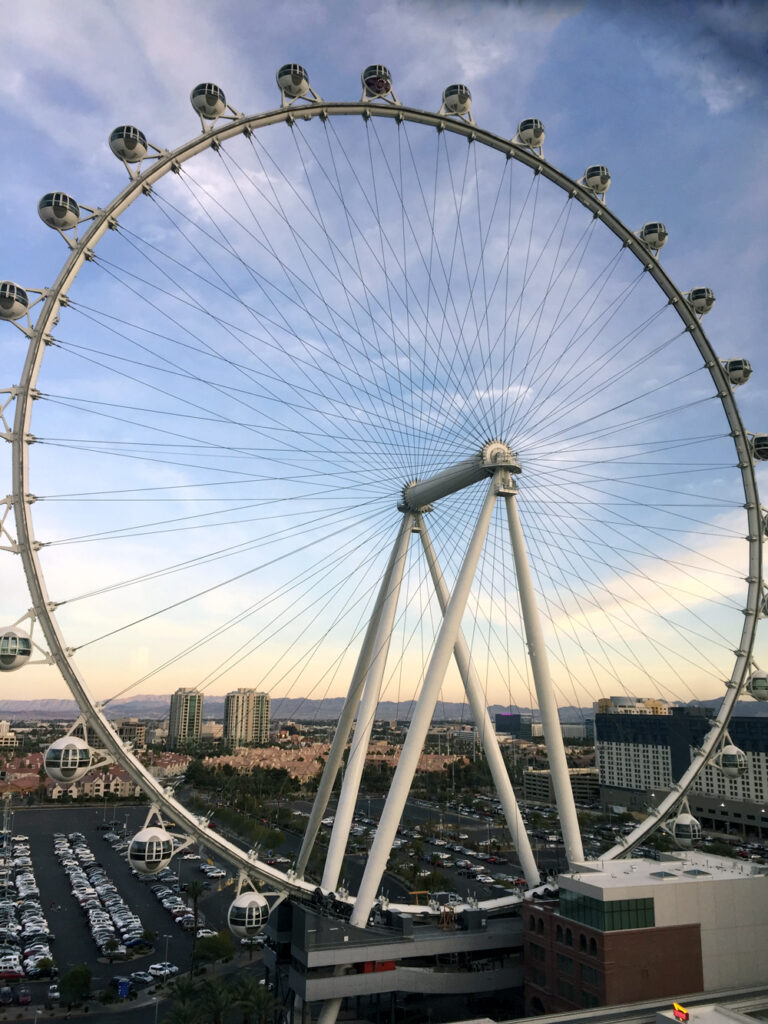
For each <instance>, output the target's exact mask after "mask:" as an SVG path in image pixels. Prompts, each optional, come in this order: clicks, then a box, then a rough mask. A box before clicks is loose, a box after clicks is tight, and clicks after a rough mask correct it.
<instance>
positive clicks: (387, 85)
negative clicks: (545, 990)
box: [360, 64, 392, 96]
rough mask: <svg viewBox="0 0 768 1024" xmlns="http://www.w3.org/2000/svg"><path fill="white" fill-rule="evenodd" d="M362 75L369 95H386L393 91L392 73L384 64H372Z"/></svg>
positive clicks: (364, 86)
mask: <svg viewBox="0 0 768 1024" xmlns="http://www.w3.org/2000/svg"><path fill="white" fill-rule="evenodd" d="M360 77H361V78H362V80H363V89H364V90H365V93H366V95H368V96H386V95H387V93H389V92H392V75H390V73H389V69H388V68H385V67H384V65H383V64H370V65H369V66H368V67H367V68H366V69H365V71H364V72H363V73H362V75H361V76H360Z"/></svg>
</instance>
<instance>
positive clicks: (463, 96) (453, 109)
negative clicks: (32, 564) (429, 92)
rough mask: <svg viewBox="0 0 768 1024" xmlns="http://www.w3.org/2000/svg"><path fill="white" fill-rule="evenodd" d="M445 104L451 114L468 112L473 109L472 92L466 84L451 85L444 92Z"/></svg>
mask: <svg viewBox="0 0 768 1024" xmlns="http://www.w3.org/2000/svg"><path fill="white" fill-rule="evenodd" d="M443 106H444V107H445V109H446V110H447V111H448V113H449V114H468V113H469V112H470V110H471V109H472V93H471V92H470V91H469V89H468V88H467V86H466V85H449V86H448V88H447V89H445V91H444V92H443Z"/></svg>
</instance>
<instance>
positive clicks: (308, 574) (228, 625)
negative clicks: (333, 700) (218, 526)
mask: <svg viewBox="0 0 768 1024" xmlns="http://www.w3.org/2000/svg"><path fill="white" fill-rule="evenodd" d="M378 532H379V528H378V527H376V529H375V530H372V531H371V533H370V535H369V537H370V539H373V538H375V537H376V536H377V535H378ZM359 550H362V548H359ZM382 550H383V549H382V548H378V549H376V550H375V551H370V552H369V555H368V558H367V561H368V563H369V564H371V563H373V562H374V561H376V560H377V559H379V558H380V556H381V553H382ZM347 558H348V551H347V549H346V548H341V549H340V553H339V554H338V556H337V559H336V561H337V564H341V563H342V562H343V561H345V560H347ZM328 568H329V559H324V560H323V561H322V562H321V563H319V564H317V565H313V566H309V567H307V568H306V569H305V570H304V571H303V572H302V573H300V574H298V575H297V576H296V577H294V578H293V579H291V580H288V581H287V582H286V583H285V584H283V585H282V586H281V587H279V588H278V589H277V590H274V591H272V592H270V593H269V594H267V595H263V596H262V597H260V598H259V600H258V601H256V602H254V603H252V604H251V605H250V606H248V607H247V608H245V609H244V610H243V611H240V612H238V613H237V614H236V615H234V616H232V617H231V618H230V619H228V620H226V621H225V622H224V623H222V624H221V625H219V626H217V627H216V628H215V629H213V630H211V631H210V632H209V633H208V634H206V635H205V636H203V637H200V638H198V639H196V640H195V641H194V642H193V643H192V644H190V645H189V646H187V647H186V648H184V649H183V650H182V651H179V652H177V653H176V654H175V655H173V656H172V657H171V658H168V659H166V660H165V661H164V662H162V663H161V664H160V665H157V666H155V667H154V668H153V669H152V670H150V672H148V673H146V674H144V675H143V676H141V678H139V679H137V680H135V681H134V682H133V683H131V684H130V685H129V686H128V687H126V688H125V689H123V690H121V691H120V692H119V693H117V694H115V695H114V696H113V697H111V698H110V700H116V699H117V698H119V697H121V696H123V695H124V694H125V693H127V692H129V691H131V690H133V689H135V688H136V687H137V686H139V685H141V684H142V683H144V682H147V681H148V680H149V679H150V678H152V677H153V676H155V675H157V674H159V673H160V672H162V671H164V670H165V669H167V668H169V667H170V666H171V665H174V664H177V663H178V662H179V661H180V660H181V659H182V658H184V657H186V656H187V655H189V654H192V653H195V652H196V651H198V650H199V649H200V648H201V647H203V646H204V645H205V644H207V643H209V642H210V641H211V640H214V639H218V638H219V637H221V636H222V635H223V634H224V633H226V632H228V631H229V630H230V629H232V628H234V627H235V626H237V625H240V624H241V623H242V622H243V621H245V620H246V619H247V618H249V617H251V616H252V615H254V614H255V613H256V612H258V611H260V610H261V609H262V608H264V607H271V605H272V604H273V603H275V602H276V601H279V600H280V599H282V598H284V597H286V595H288V594H289V593H291V591H292V590H294V589H296V588H297V587H301V586H304V585H306V584H307V582H308V581H309V580H310V579H312V578H314V577H316V576H321V577H322V578H323V579H325V577H326V574H327V571H328ZM374 589H375V584H372V585H371V587H369V588H368V591H367V593H366V594H365V599H366V601H367V600H369V599H370V596H371V593H372V592H373V590H374ZM268 627H269V623H266V624H263V625H262V626H261V630H262V631H263V630H264V629H266V628H268ZM359 628H360V626H359V623H358V630H359ZM105 703H108V702H105Z"/></svg>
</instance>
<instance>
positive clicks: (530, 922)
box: [528, 914, 536, 932]
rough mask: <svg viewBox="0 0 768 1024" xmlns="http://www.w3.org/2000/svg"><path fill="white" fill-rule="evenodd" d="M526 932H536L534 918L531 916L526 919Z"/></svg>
mask: <svg viewBox="0 0 768 1024" xmlns="http://www.w3.org/2000/svg"><path fill="white" fill-rule="evenodd" d="M528 930H529V931H532V932H533V931H535V930H536V918H535V917H534V916H533V914H531V916H530V917H529V918H528Z"/></svg>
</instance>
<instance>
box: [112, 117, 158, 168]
mask: <svg viewBox="0 0 768 1024" xmlns="http://www.w3.org/2000/svg"><path fill="white" fill-rule="evenodd" d="M109 148H110V149H111V150H112V152H113V153H114V154H115V156H116V157H117V158H118V160H125V162H126V163H127V164H138V163H141V161H142V160H143V159H144V157H145V156H146V155H147V153H148V152H149V146H148V145H147V137H146V135H145V134H144V132H141V131H139V129H138V128H134V127H133V125H130V124H123V125H120V127H119V128H115V130H114V131H113V132H112V134H111V135H110V136H109Z"/></svg>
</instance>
